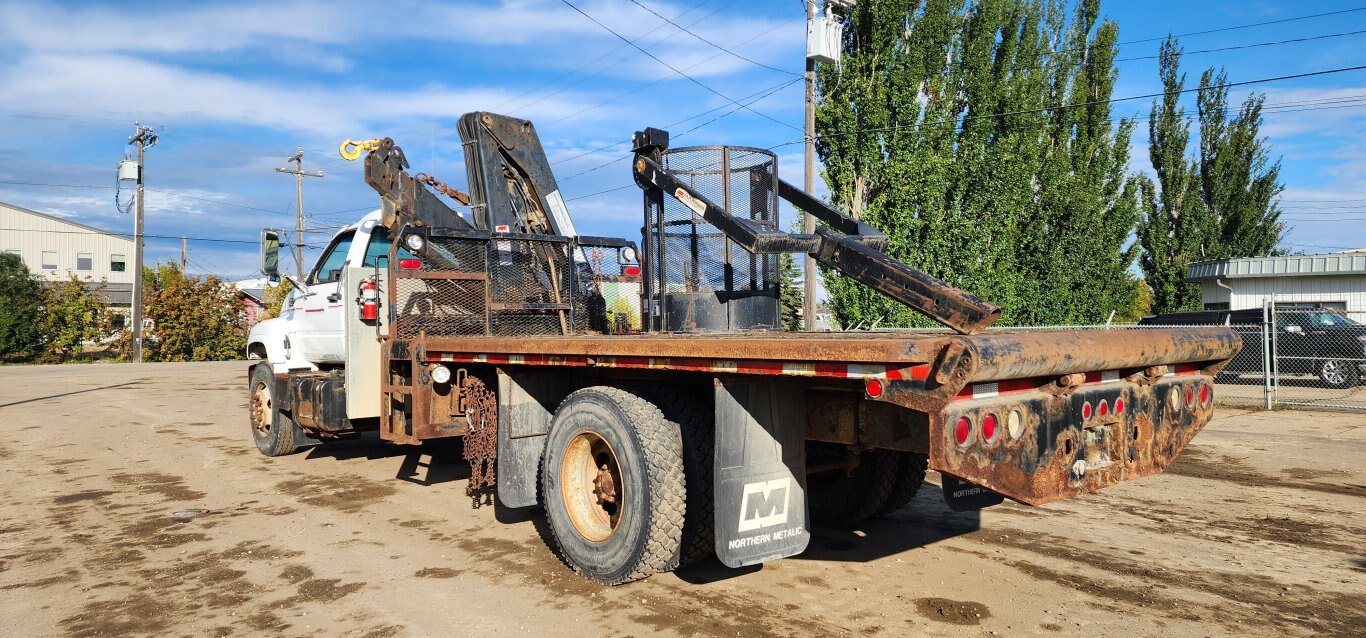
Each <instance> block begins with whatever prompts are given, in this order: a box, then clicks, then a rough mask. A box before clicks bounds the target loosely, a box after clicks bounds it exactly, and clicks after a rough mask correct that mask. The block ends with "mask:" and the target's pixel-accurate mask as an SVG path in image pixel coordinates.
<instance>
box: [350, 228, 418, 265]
mask: <svg viewBox="0 0 1366 638" xmlns="http://www.w3.org/2000/svg"><path fill="white" fill-rule="evenodd" d="M390 243H391V240H390V239H389V229H388V228H385V227H383V226H376V227H374V229H373V230H371V231H370V245H369V246H366V248H365V261H364V262H363V263H362V264H361V265H362V266H364V267H366V268H374V267H376V266H378V267H380V268H387V267H389V244H390ZM398 258H399V259H415V257H414V255H413V254H412V253H410V252H408V249H406V248H404V247H402V246H399V247H398Z"/></svg>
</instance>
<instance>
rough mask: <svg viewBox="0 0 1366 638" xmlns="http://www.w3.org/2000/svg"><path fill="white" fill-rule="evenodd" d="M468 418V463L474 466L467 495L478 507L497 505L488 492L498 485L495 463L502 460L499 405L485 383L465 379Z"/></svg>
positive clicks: (466, 449)
mask: <svg viewBox="0 0 1366 638" xmlns="http://www.w3.org/2000/svg"><path fill="white" fill-rule="evenodd" d="M464 391H465V418H466V419H467V420H468V421H469V424H470V431H469V434H466V435H465V460H466V461H469V464H470V482H469V485H468V486H467V487H466V488H465V493H466V494H468V495H469V496H470V497H471V498H473V499H474V502H473V505H474V507H479V506H480V505H491V504H493V493H492V492H491V491H490V490H489V489H488V488H490V487H492V486H493V484H494V483H495V482H496V481H497V477H496V475H495V474H494V461H495V460H496V459H497V458H498V401H497V399H496V398H495V397H494V394H493V392H492V391H490V390H489V389H488V388H487V387H485V386H484V382H483V381H480V380H479V379H477V378H475V377H474V376H468V377H465V388H464Z"/></svg>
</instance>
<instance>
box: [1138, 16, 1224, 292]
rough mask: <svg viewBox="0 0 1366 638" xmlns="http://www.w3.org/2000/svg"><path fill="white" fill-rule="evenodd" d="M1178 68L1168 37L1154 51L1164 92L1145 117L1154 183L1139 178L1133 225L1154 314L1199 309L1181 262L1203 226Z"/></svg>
mask: <svg viewBox="0 0 1366 638" xmlns="http://www.w3.org/2000/svg"><path fill="white" fill-rule="evenodd" d="M1180 67H1181V50H1180V48H1179V47H1178V46H1177V44H1176V41H1175V40H1174V39H1172V38H1167V40H1166V41H1165V42H1163V43H1162V46H1161V48H1160V49H1159V51H1158V69H1159V71H1158V72H1159V74H1160V76H1161V78H1162V90H1163V93H1164V94H1163V96H1162V98H1161V100H1159V101H1155V102H1153V107H1152V112H1151V117H1150V118H1149V119H1148V159H1149V160H1150V161H1151V162H1152V166H1153V173H1154V174H1155V175H1156V176H1157V182H1156V184H1154V183H1153V181H1152V180H1151V179H1149V178H1148V177H1146V176H1143V177H1140V178H1139V187H1140V192H1141V194H1140V198H1141V199H1142V201H1143V211H1144V216H1143V219H1142V220H1140V222H1139V225H1138V229H1137V235H1138V242H1139V245H1140V246H1141V247H1142V249H1143V254H1142V256H1141V257H1140V259H1139V265H1140V267H1141V268H1142V270H1143V278H1144V279H1145V280H1146V281H1147V282H1148V286H1149V287H1150V288H1151V289H1152V305H1153V308H1154V309H1155V310H1156V311H1157V312H1172V311H1176V310H1193V309H1196V308H1199V307H1200V287H1199V286H1198V285H1195V284H1191V283H1189V282H1187V281H1186V266H1188V265H1189V264H1190V262H1191V261H1194V260H1196V259H1198V258H1199V257H1198V255H1199V245H1200V235H1201V228H1204V227H1205V226H1207V224H1206V222H1205V221H1204V219H1202V218H1203V217H1204V210H1203V204H1202V203H1201V201H1200V190H1199V181H1200V169H1199V166H1198V165H1197V164H1195V163H1193V162H1191V161H1190V160H1188V159H1187V158H1186V157H1187V153H1186V148H1187V145H1188V144H1189V143H1190V123H1189V122H1190V121H1189V118H1188V117H1187V116H1186V109H1184V108H1182V107H1181V105H1180V100H1181V92H1182V91H1184V90H1185V86H1186V76H1185V74H1184V73H1181V68H1180ZM1193 257H1194V259H1193Z"/></svg>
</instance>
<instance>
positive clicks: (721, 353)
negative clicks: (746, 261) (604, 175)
mask: <svg viewBox="0 0 1366 638" xmlns="http://www.w3.org/2000/svg"><path fill="white" fill-rule="evenodd" d="M418 342H419V343H421V344H422V346H423V349H424V350H425V352H426V353H427V358H428V359H430V360H439V359H446V360H455V361H473V360H482V361H486V362H489V363H505V364H527V365H535V364H541V365H587V366H597V365H602V366H607V367H636V365H635V364H640V365H642V366H644V367H649V368H652V369H670V368H674V367H678V368H679V369H687V370H694V369H696V367H697V361H696V360H698V359H704V360H710V361H712V362H714V363H715V364H716V365H717V366H719V368H718V369H717V371H731V372H740V373H746V372H751V373H761V374H762V373H765V372H766V371H769V373H778V374H781V373H782V369H781V368H777V367H774V366H771V365H766V364H767V363H768V362H774V363H789V364H791V363H808V364H812V365H815V366H819V365H821V364H852V365H853V366H854V367H855V370H854V371H853V373H852V374H851V375H850V376H855V377H857V376H862V375H860V374H858V370H857V367H858V366H859V365H864V364H883V365H885V366H890V367H892V368H893V369H907V368H910V369H914V368H916V367H919V366H928V367H938V366H940V365H943V364H946V363H948V362H947V361H946V360H945V357H946V355H947V354H949V353H953V352H957V353H961V354H963V355H966V356H965V357H961V358H962V359H964V361H963V362H962V364H965V365H967V369H970V370H971V375H970V376H969V377H967V378H965V379H963V382H985V381H998V380H1007V379H1023V378H1030V377H1039V376H1052V375H1062V374H1071V373H1078V372H1079V373H1089V372H1095V371H1098V370H1119V369H1129V368H1145V367H1148V366H1154V365H1171V364H1175V363H1181V364H1202V363H1206V362H1218V361H1223V360H1227V359H1228V358H1230V357H1232V356H1233V354H1234V353H1236V352H1237V350H1238V348H1239V347H1240V346H1241V341H1240V340H1239V338H1238V336H1237V335H1235V334H1234V333H1233V332H1232V331H1230V330H1228V329H1226V328H1182V329H1145V330H1057V331H1052V330H1049V331H1041V330H1018V331H1010V330H1002V331H993V332H989V333H986V334H979V335H972V336H966V335H959V334H953V333H949V332H937V331H925V332H912V331H882V332H830V333H779V332H774V333H743V334H643V335H574V336H559V335H555V336H527V337H492V336H490V337H455V338H432V337H428V338H426V339H419V340H418ZM508 357H513V358H512V359H508ZM476 358H478V359H476ZM622 359H625V361H623V360H622ZM640 359H645V360H646V361H639V360H640ZM675 360H677V362H678V365H677V366H676V365H674V363H675ZM714 367H715V366H714ZM788 370H790V371H793V372H792V373H795V374H799V375H800V374H801V373H802V372H803V368H801V367H794V366H789V367H788ZM807 376H810V375H807ZM816 376H826V375H820V374H817V375H816Z"/></svg>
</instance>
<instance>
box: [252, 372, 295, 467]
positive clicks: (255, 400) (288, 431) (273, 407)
mask: <svg viewBox="0 0 1366 638" xmlns="http://www.w3.org/2000/svg"><path fill="white" fill-rule="evenodd" d="M274 382H275V377H274V375H273V374H271V371H270V364H268V363H263V364H259V365H256V366H254V367H253V368H252V369H251V386H250V387H249V388H248V391H249V396H248V400H249V405H250V408H251V409H250V412H251V438H252V440H254V441H256V449H257V450H260V451H261V453H262V454H264V455H266V456H283V455H285V454H289V453H291V452H293V451H294V450H297V449H299V444H298V442H296V441H295V440H294V428H295V426H294V420H293V419H290V418H289V417H288V416H285V415H284V413H282V412H280V406H279V404H278V403H276V401H275V394H274V392H275V390H274Z"/></svg>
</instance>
